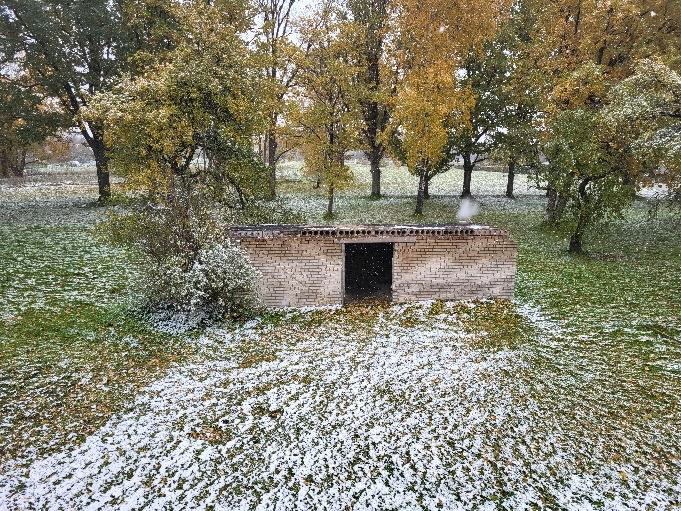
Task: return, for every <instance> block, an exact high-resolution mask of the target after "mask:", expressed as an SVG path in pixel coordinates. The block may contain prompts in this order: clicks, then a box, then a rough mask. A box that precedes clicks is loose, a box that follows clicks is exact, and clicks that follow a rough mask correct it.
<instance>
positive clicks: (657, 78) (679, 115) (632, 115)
mask: <svg viewBox="0 0 681 511" xmlns="http://www.w3.org/2000/svg"><path fill="white" fill-rule="evenodd" d="M603 115H604V118H605V119H606V122H607V127H608V129H609V133H610V136H611V137H612V138H613V139H615V140H617V141H618V142H619V146H620V147H623V148H625V149H627V150H628V151H630V152H631V154H632V156H633V161H632V162H631V164H632V167H634V168H636V170H638V172H639V175H638V176H637V183H638V184H639V185H650V184H652V183H654V182H661V183H663V184H666V185H667V186H668V187H669V190H670V192H671V193H672V194H678V193H679V192H681V74H679V73H678V72H676V71H674V70H673V69H671V68H670V67H668V66H667V65H665V64H664V63H663V62H662V61H661V60H660V59H643V60H641V61H640V62H639V63H638V65H637V66H636V70H635V72H634V74H633V75H632V76H630V77H629V78H627V79H626V80H623V81H622V82H621V83H620V84H618V85H616V86H615V87H614V88H613V89H612V91H611V92H610V95H609V104H608V105H607V107H606V108H605V111H604V113H603Z"/></svg>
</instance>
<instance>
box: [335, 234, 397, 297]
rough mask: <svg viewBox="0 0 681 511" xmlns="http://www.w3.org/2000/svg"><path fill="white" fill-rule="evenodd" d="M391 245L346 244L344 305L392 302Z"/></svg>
mask: <svg viewBox="0 0 681 511" xmlns="http://www.w3.org/2000/svg"><path fill="white" fill-rule="evenodd" d="M392 283H393V244H392V243H346V244H345V302H355V301H361V300H388V301H390V299H391V288H392Z"/></svg>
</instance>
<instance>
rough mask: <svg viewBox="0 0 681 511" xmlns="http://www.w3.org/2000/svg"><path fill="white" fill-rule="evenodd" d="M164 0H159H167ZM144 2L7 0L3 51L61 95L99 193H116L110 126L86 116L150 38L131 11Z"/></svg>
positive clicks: (0, 25)
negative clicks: (90, 161)
mask: <svg viewBox="0 0 681 511" xmlns="http://www.w3.org/2000/svg"><path fill="white" fill-rule="evenodd" d="M161 3H162V2H156V4H161ZM140 5H142V6H144V2H134V1H130V2H122V1H116V2H111V1H108V0H87V1H85V0H77V1H71V0H6V1H5V2H4V3H3V6H2V8H1V9H0V33H2V34H3V37H2V38H0V54H2V55H4V59H5V63H6V62H11V63H12V64H13V65H16V66H18V67H19V68H21V69H22V70H24V71H25V72H26V74H28V75H29V76H30V77H31V79H32V80H33V82H34V83H33V85H34V86H35V87H37V88H40V89H41V90H42V91H44V93H45V94H46V95H49V96H51V97H53V98H55V99H56V100H57V101H58V102H59V104H60V106H61V108H62V110H63V111H64V112H65V113H66V114H68V115H69V117H70V118H71V122H72V123H73V125H74V126H76V127H77V128H78V129H79V131H80V133H81V134H82V135H83V137H84V138H85V141H86V142H87V144H88V146H89V147H90V148H91V149H92V152H93V155H94V158H95V162H96V164H97V183H98V186H99V197H100V199H101V200H105V199H107V198H108V197H109V195H110V193H111V192H110V180H109V155H108V151H107V147H106V144H105V132H104V127H103V126H102V125H101V124H99V123H97V122H95V121H88V120H85V119H84V118H83V116H82V113H83V110H84V108H86V107H87V105H88V104H89V102H90V98H91V97H92V96H93V95H94V94H96V93H98V92H100V91H105V90H109V89H110V88H111V87H112V86H113V85H114V84H115V83H116V81H117V79H118V77H119V75H120V74H121V72H123V71H125V70H126V69H128V68H129V66H130V65H131V61H130V56H131V55H132V54H133V53H134V52H135V51H136V50H138V49H140V48H141V47H142V46H144V45H145V44H146V41H144V40H143V39H142V38H141V34H140V33H136V32H135V30H134V28H135V27H136V26H137V25H136V24H135V23H128V21H129V16H130V15H131V13H134V12H136V9H138V8H142V7H140Z"/></svg>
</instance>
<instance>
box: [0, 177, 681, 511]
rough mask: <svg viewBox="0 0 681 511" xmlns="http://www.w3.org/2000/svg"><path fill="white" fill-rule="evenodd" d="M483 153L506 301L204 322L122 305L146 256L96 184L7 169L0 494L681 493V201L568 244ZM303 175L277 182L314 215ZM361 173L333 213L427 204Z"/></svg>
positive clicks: (3, 501) (86, 504)
mask: <svg viewBox="0 0 681 511" xmlns="http://www.w3.org/2000/svg"><path fill="white" fill-rule="evenodd" d="M397 170H399V169H397ZM292 172H293V171H292ZM391 172H392V171H388V174H391ZM489 174H494V175H490V176H486V175H485V176H484V177H482V176H483V173H480V175H475V176H474V192H475V190H476V188H475V183H476V180H478V181H479V182H487V183H489V188H487V189H486V191H478V192H477V193H478V198H479V200H480V202H481V214H480V216H479V217H477V218H476V221H480V222H488V223H492V224H494V225H498V226H501V227H504V228H506V229H508V230H509V231H510V232H511V235H512V236H513V238H514V239H516V241H517V242H518V244H519V275H518V283H517V288H516V300H515V301H514V302H513V303H502V302H499V303H497V302H484V303H464V304H446V303H440V302H434V303H427V304H422V305H413V306H398V305H393V306H388V305H373V306H368V305H356V306H353V307H342V308H341V307H336V308H324V309H310V310H304V311H290V310H289V311H282V312H273V313H271V314H269V315H267V316H265V317H262V318H261V319H259V320H258V321H254V322H251V323H249V324H246V325H242V326H239V327H226V326H225V327H215V328H212V329H210V330H207V331H204V332H203V333H202V334H201V335H200V336H198V338H197V337H193V338H190V337H187V336H183V337H178V336H174V335H170V334H167V333H161V332H160V331H159V330H157V329H154V328H152V327H150V326H149V325H147V324H146V323H145V322H144V321H141V320H138V319H136V318H135V317H134V316H131V315H130V314H129V312H128V310H127V305H126V295H125V293H124V291H123V289H124V286H125V281H126V279H128V278H134V274H135V272H134V261H133V260H132V259H130V257H129V256H128V255H127V254H124V253H121V252H118V251H115V250H113V249H111V248H109V247H104V246H102V245H101V244H100V243H99V242H97V241H96V240H95V239H94V238H92V236H91V234H90V227H91V225H92V223H93V222H94V221H95V220H96V219H97V218H99V217H100V216H101V215H103V214H105V209H104V208H93V207H88V206H87V205H88V204H89V203H90V202H91V201H92V200H93V198H94V195H93V194H94V189H93V188H89V187H83V186H82V185H81V186H79V187H77V186H73V185H64V186H61V185H59V184H57V185H50V190H49V192H48V191H46V190H45V189H44V187H41V186H34V187H33V188H34V191H33V192H28V191H27V189H26V187H24V188H21V189H17V188H13V187H4V188H3V186H2V185H1V184H0V202H2V208H0V211H2V212H0V215H3V216H2V218H1V220H2V223H1V225H2V228H0V236H1V237H2V246H0V304H1V307H0V310H2V312H3V315H2V316H0V375H1V376H0V407H1V410H0V414H1V415H0V416H1V417H2V420H1V422H0V428H1V430H0V452H2V453H3V455H2V456H0V509H3V510H4V509H5V508H6V509H10V510H14V509H17V510H19V509H21V510H23V509H68V510H70V509H102V510H104V509H152V510H153V509H262V510H268V509H273V510H274V509H282V510H285V509H310V510H316V509H334V510H335V509H338V510H345V509H489V510H501V509H507V510H516V509H518V510H523V509H528V510H529V509H571V510H572V509H574V510H582V509H603V510H606V509H609V510H622V509H653V510H667V509H674V508H675V506H676V507H678V506H679V505H681V501H680V497H679V495H681V458H679V454H678V453H679V448H680V446H681V428H679V424H681V402H680V396H681V296H680V295H679V289H681V241H680V240H679V238H678V232H679V224H678V223H675V220H674V219H673V218H672V217H670V216H668V215H667V214H666V213H665V212H664V211H663V212H661V216H660V218H658V219H657V220H653V221H648V220H647V219H646V213H647V211H646V204H645V203H644V202H639V203H637V204H636V205H634V207H632V208H631V209H630V210H629V211H628V212H627V213H626V215H625V217H624V218H623V219H622V220H620V221H617V222H614V223H611V224H610V225H609V226H607V227H602V228H600V229H599V230H597V231H595V232H594V233H593V234H592V235H591V236H590V238H589V239H588V242H587V247H588V248H589V250H590V253H589V255H588V256H586V257H580V258H574V257H569V256H567V255H566V254H565V239H564V236H563V235H561V234H560V233H555V232H551V231H546V230H544V229H542V228H541V227H540V226H539V221H540V219H541V210H542V207H543V198H542V197H541V195H540V194H539V193H533V194H530V193H528V194H526V195H524V196H522V197H521V198H519V199H518V200H515V201H513V200H508V199H505V198H503V197H500V195H501V193H502V192H503V189H504V175H503V174H500V173H489ZM367 176H368V172H367ZM294 177H295V176H293V177H291V181H289V182H287V183H285V184H284V185H283V186H282V191H283V192H285V193H284V196H283V198H282V199H281V200H282V201H283V202H285V203H287V204H289V205H291V206H293V207H297V208H299V209H301V210H303V211H304V212H306V213H307V214H308V218H309V219H310V221H320V220H321V214H322V213H323V210H324V208H323V200H324V199H323V197H321V196H320V197H318V198H313V199H310V198H309V195H308V192H309V190H308V184H307V183H304V182H300V181H294V180H293V179H294ZM442 177H443V178H444V176H442ZM296 179H297V178H296ZM386 179H387V181H388V182H392V181H391V180H392V179H393V177H391V175H388V176H387V178H386ZM395 179H397V178H395ZM365 185H366V183H365V184H363V185H362V187H358V188H357V189H356V190H355V191H354V192H353V191H352V190H349V191H348V192H347V193H346V196H345V197H343V198H341V199H340V200H339V202H338V218H337V219H335V221H338V222H345V221H348V222H350V221H353V222H354V221H366V222H403V221H414V219H413V218H412V217H411V211H412V209H413V197H412V196H411V194H412V193H413V192H412V191H411V188H409V189H406V188H405V189H402V188H400V186H397V185H396V186H395V188H394V189H392V190H393V191H392V195H391V196H389V197H387V198H386V199H382V200H380V201H369V200H368V199H365V198H364V195H366V193H367V190H366V189H365V188H366V186H365ZM88 186H89V185H88ZM409 187H411V185H409ZM388 189H389V190H390V188H389V187H388ZM457 204H458V199H457V198H456V197H454V196H445V195H436V196H435V197H434V198H433V199H431V200H430V201H429V202H428V203H427V206H426V211H425V215H424V217H423V219H422V220H421V221H423V222H445V221H451V220H452V219H453V217H454V215H455V213H456V208H457ZM122 266H123V267H126V268H127V269H126V270H125V271H123V272H121V271H120V269H121V267H122ZM95 269H96V271H95ZM164 329H165V330H173V329H174V328H173V326H172V325H170V327H169V325H165V328H164Z"/></svg>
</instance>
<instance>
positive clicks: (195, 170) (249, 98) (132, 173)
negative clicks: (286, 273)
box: [84, 3, 265, 207]
mask: <svg viewBox="0 0 681 511" xmlns="http://www.w3.org/2000/svg"><path fill="white" fill-rule="evenodd" d="M242 8H243V7H242V5H240V4H219V5H206V4H201V3H199V4H195V5H189V6H186V7H183V8H181V10H178V17H179V22H180V23H181V28H182V33H183V34H184V40H183V41H179V42H178V43H177V46H176V48H175V49H174V50H172V51H171V52H169V53H168V54H167V55H165V56H164V58H163V59H162V61H161V62H158V63H155V64H153V65H149V66H148V67H147V68H146V69H145V71H144V72H143V73H142V74H141V75H140V76H137V77H134V76H128V77H127V78H125V79H124V80H123V81H122V82H121V83H120V84H118V85H117V86H115V87H114V88H113V89H112V90H110V91H107V92H101V93H99V94H98V95H97V96H95V98H94V100H93V102H92V105H91V107H90V108H89V109H88V111H87V112H86V113H85V115H84V119H87V120H90V122H92V123H96V124H98V125H100V126H102V127H103V128H104V133H106V139H105V142H106V144H107V145H108V146H109V147H111V148H112V150H111V152H110V158H111V160H112V164H113V165H114V167H115V168H116V169H117V170H118V171H120V172H121V173H122V174H123V175H125V176H127V177H128V181H129V182H130V184H132V185H135V184H137V185H141V186H143V187H144V188H145V189H147V190H148V192H149V194H150V198H151V199H152V201H158V202H161V203H162V202H163V201H165V200H166V199H167V198H169V197H170V198H173V197H179V198H180V199H181V198H182V197H185V196H191V195H192V194H193V193H194V192H195V191H197V190H200V191H201V193H203V194H204V195H210V196H211V198H213V199H216V198H217V199H220V200H222V199H229V197H230V193H232V194H235V196H236V199H237V201H238V205H239V206H240V207H244V206H245V203H246V201H247V200H248V198H250V197H255V196H258V195H261V194H262V191H263V189H264V186H263V185H264V183H263V182H262V180H263V178H264V177H265V171H264V168H263V167H262V162H260V161H259V159H258V158H257V157H256V155H255V153H254V151H253V147H252V140H253V137H254V136H255V135H256V134H257V133H259V132H260V130H261V129H262V128H263V126H264V123H263V122H262V119H263V115H262V109H261V103H260V100H259V91H260V89H261V87H260V84H261V83H262V82H261V76H260V74H259V73H260V67H259V63H258V62H257V59H256V57H255V55H254V54H253V52H252V51H251V50H250V49H249V48H248V45H247V43H246V41H245V38H244V37H242V36H243V34H244V33H245V31H246V30H247V28H248V25H247V24H246V23H245V22H244V21H243V20H244V19H246V18H245V17H244V16H241V15H240V13H241V12H243V11H242ZM232 20H237V21H232ZM197 156H198V157H199V161H198V162H197V161H196V157H197ZM187 206H188V207H189V206H190V203H187Z"/></svg>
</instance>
